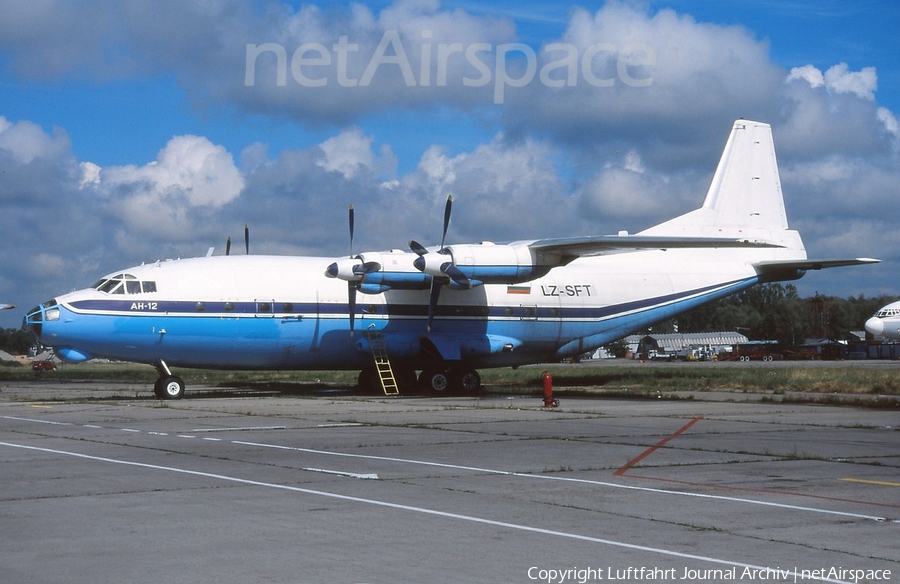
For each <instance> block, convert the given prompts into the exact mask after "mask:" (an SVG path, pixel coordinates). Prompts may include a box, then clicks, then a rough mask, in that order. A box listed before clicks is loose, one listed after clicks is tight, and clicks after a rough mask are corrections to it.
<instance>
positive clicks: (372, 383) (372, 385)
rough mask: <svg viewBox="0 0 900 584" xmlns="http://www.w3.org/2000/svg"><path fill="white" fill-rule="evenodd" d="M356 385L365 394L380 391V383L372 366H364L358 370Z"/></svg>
mask: <svg viewBox="0 0 900 584" xmlns="http://www.w3.org/2000/svg"><path fill="white" fill-rule="evenodd" d="M356 385H357V387H358V388H359V391H360V393H363V394H366V395H368V394H376V393H380V392H381V383H380V382H379V381H378V372H377V371H375V368H374V367H366V368H365V369H363V370H362V371H360V372H359V377H357V378H356Z"/></svg>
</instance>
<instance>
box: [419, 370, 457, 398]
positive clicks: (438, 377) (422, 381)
mask: <svg viewBox="0 0 900 584" xmlns="http://www.w3.org/2000/svg"><path fill="white" fill-rule="evenodd" d="M451 388H452V383H451V380H450V375H449V374H448V373H447V370H446V369H439V368H432V369H426V370H424V371H422V373H421V374H420V375H419V389H420V390H422V391H426V392H428V393H432V394H436V395H446V394H448V393H450V390H451Z"/></svg>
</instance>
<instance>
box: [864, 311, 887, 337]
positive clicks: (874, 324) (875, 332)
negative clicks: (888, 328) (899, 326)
mask: <svg viewBox="0 0 900 584" xmlns="http://www.w3.org/2000/svg"><path fill="white" fill-rule="evenodd" d="M866 332H868V333H870V334H871V335H872V336H873V337H880V336H881V333H883V332H884V322H882V320H881V319H880V318H877V317H874V316H873V317H872V318H870V319H869V320H867V321H866Z"/></svg>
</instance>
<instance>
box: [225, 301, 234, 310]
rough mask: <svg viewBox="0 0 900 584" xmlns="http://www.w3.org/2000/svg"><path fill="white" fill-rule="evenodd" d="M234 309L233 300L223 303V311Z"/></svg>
mask: <svg viewBox="0 0 900 584" xmlns="http://www.w3.org/2000/svg"><path fill="white" fill-rule="evenodd" d="M233 310H234V302H226V303H225V312H232V311H233Z"/></svg>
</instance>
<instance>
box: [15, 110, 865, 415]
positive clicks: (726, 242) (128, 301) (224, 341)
mask: <svg viewBox="0 0 900 584" xmlns="http://www.w3.org/2000/svg"><path fill="white" fill-rule="evenodd" d="M451 202H452V199H450V198H448V199H447V205H446V208H445V212H444V219H443V232H442V235H441V238H440V242H441V243H440V245H438V246H436V247H430V248H429V247H425V246H423V245H422V244H420V243H417V242H415V241H411V242H409V248H410V251H404V250H397V249H394V250H389V251H381V252H364V253H361V254H357V255H354V254H353V252H352V242H353V229H354V217H353V211H352V207H351V212H350V216H349V219H350V247H351V253H350V255H349V257H345V258H340V259H334V258H316V257H279V256H253V255H249V254H247V255H225V256H212V255H211V254H207V257H203V258H193V259H184V260H176V261H158V262H156V263H153V264H147V265H142V266H136V267H133V268H129V269H126V270H122V271H120V272H116V273H113V274H110V275H108V276H105V277H103V278H101V279H100V280H99V281H98V282H97V283H96V284H95V285H94V286H92V287H91V288H87V289H84V290H78V291H76V292H72V293H69V294H64V295H61V296H58V297H56V298H54V299H52V300H50V301H48V302H45V303H43V304H42V305H40V306H38V307H35V308H34V309H32V310H31V311H29V313H28V315H27V316H26V326H27V328H28V329H29V330H31V331H32V332H33V333H34V334H35V335H36V336H37V337H38V339H39V340H40V342H42V343H43V344H45V345H49V346H52V347H54V348H55V350H56V354H57V355H59V356H60V357H61V358H63V359H65V360H68V361H84V360H87V359H90V358H92V357H106V358H111V359H119V360H125V361H134V362H139V363H147V364H151V365H154V366H155V367H156V368H157V370H158V371H159V374H160V377H159V379H158V380H157V382H156V385H155V391H156V394H157V396H159V397H160V398H178V397H181V396H182V395H183V392H184V382H183V381H182V380H181V379H180V378H178V377H177V376H175V375H173V374H172V372H171V369H170V366H185V367H205V368H233V369H360V370H361V374H360V384H361V385H364V386H376V387H377V386H381V387H383V388H384V390H385V392H386V393H387V392H389V391H391V392H393V391H396V389H397V387H398V386H399V387H400V388H404V389H405V388H406V387H409V386H412V385H414V384H415V383H416V382H417V380H416V371H417V370H421V371H422V372H421V374H420V375H419V376H418V385H419V386H420V387H422V388H425V389H428V390H431V391H443V390H448V389H450V390H452V389H457V390H466V391H471V390H473V389H476V388H477V387H478V386H479V385H480V377H479V375H478V372H477V369H478V368H484V367H505V366H518V365H524V364H528V363H538V362H546V361H554V360H559V359H561V358H564V357H568V356H572V355H577V354H580V353H583V352H585V351H587V350H590V349H592V348H595V347H598V346H600V345H604V344H606V343H609V342H611V341H614V340H616V339H619V338H622V337H624V336H626V335H628V334H630V333H632V332H635V331H638V330H641V329H643V328H646V327H648V326H651V325H653V324H654V323H657V322H660V321H664V320H667V319H669V318H671V317H673V316H675V315H677V314H679V313H681V312H683V311H686V310H689V309H691V308H694V307H696V306H698V305H700V304H702V303H704V302H709V301H712V300H716V299H718V298H722V297H723V296H726V295H729V294H733V293H735V292H738V291H740V290H743V289H745V288H747V287H749V286H752V285H754V284H757V283H760V282H774V281H782V280H793V279H797V278H800V277H801V276H802V275H803V274H804V273H805V272H806V271H807V270H817V269H821V268H828V267H835V266H846V265H857V264H863V263H871V262H875V261H877V260H870V259H842V260H808V259H807V256H806V251H805V249H804V246H803V242H802V241H801V239H800V235H799V234H798V233H797V232H796V231H793V230H790V229H789V228H788V223H787V218H786V216H785V210H784V201H783V199H782V193H781V181H780V179H779V175H778V167H777V164H776V160H775V149H774V144H773V140H772V133H771V129H770V127H769V126H768V124H764V123H759V122H751V121H746V120H738V121H737V122H735V124H734V126H733V128H732V130H731V134H730V136H729V138H728V141H727V143H726V145H725V150H724V153H723V154H722V158H721V160H720V161H719V165H718V167H717V169H716V172H715V174H714V176H713V179H712V183H711V185H710V187H709V191H708V192H707V195H706V198H705V200H704V202H703V205H702V207H700V208H699V209H696V210H694V211H692V212H689V213H687V214H685V215H681V216H679V217H676V218H674V219H671V220H669V221H666V222H664V223H661V224H659V225H656V226H654V227H651V228H649V229H647V230H645V231H643V232H641V233H638V234H636V235H629V234H627V233H620V234H618V235H612V236H588V237H567V238H562V239H541V240H535V241H519V242H513V243H508V244H494V243H490V242H482V243H477V244H462V245H448V246H445V245H444V240H445V237H446V235H447V230H448V227H449V223H450V215H451V208H452V207H451Z"/></svg>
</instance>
